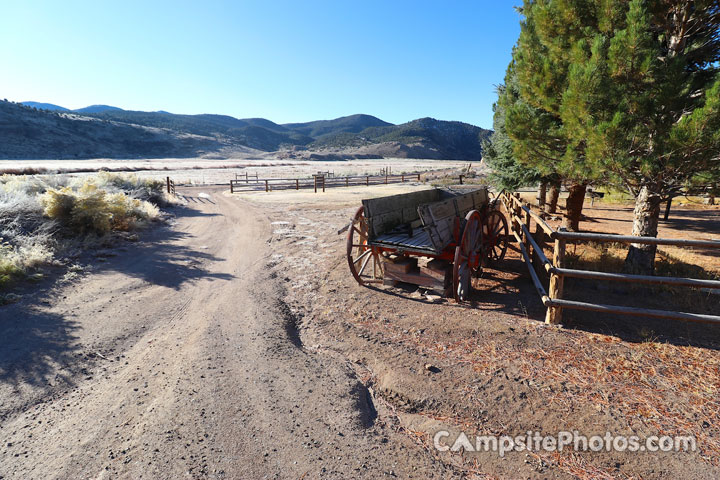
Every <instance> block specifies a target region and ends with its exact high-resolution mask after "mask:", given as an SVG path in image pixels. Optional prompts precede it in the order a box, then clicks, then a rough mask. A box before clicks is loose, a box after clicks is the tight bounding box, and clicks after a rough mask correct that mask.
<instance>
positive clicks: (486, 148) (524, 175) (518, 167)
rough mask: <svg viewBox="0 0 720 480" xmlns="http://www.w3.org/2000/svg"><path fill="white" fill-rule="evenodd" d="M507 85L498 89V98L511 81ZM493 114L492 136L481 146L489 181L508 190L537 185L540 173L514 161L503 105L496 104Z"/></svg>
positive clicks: (540, 177)
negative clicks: (488, 171) (489, 168)
mask: <svg viewBox="0 0 720 480" xmlns="http://www.w3.org/2000/svg"><path fill="white" fill-rule="evenodd" d="M508 85H509V86H506V85H500V86H499V87H498V96H503V95H504V94H505V90H506V89H507V88H513V85H512V83H511V81H509V82H508ZM493 112H494V113H493V134H492V135H491V136H490V139H489V141H486V142H485V143H484V144H483V160H485V161H486V162H487V164H488V165H489V166H490V167H491V168H492V170H493V171H492V173H491V174H490V179H491V180H492V181H493V182H495V183H496V184H498V185H499V186H500V187H502V188H505V189H508V190H517V189H518V188H520V187H527V186H530V185H535V184H537V183H538V182H539V181H541V179H542V177H543V175H542V173H540V172H539V171H538V170H537V169H535V168H532V167H530V166H527V165H523V164H522V163H520V162H518V161H517V160H516V159H515V156H514V154H513V144H512V139H511V138H510V137H509V136H508V134H507V131H506V130H505V107H504V105H503V104H501V103H498V102H496V103H495V104H494V105H493Z"/></svg>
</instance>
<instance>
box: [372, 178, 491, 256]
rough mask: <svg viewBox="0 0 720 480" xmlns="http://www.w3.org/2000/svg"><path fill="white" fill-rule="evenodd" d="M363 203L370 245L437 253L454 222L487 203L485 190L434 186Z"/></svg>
mask: <svg viewBox="0 0 720 480" xmlns="http://www.w3.org/2000/svg"><path fill="white" fill-rule="evenodd" d="M362 203H363V207H364V209H365V218H366V219H367V222H368V227H369V243H370V245H374V246H378V247H389V248H394V249H398V250H400V251H401V252H403V251H411V252H417V253H426V254H428V255H440V254H441V253H442V252H443V250H444V249H445V248H446V247H447V246H448V245H449V244H450V243H451V242H452V240H453V233H454V231H455V229H456V222H457V221H458V220H459V219H462V218H464V217H465V215H466V214H467V213H468V212H469V211H471V210H481V209H483V208H485V207H486V206H487V205H488V191H487V189H486V188H481V189H477V190H473V191H470V192H457V191H453V190H449V189H439V188H436V189H433V190H423V191H420V192H412V193H406V194H401V195H391V196H388V197H382V198H373V199H369V200H363V202H362Z"/></svg>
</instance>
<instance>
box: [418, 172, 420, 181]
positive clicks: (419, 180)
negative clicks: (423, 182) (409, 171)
mask: <svg viewBox="0 0 720 480" xmlns="http://www.w3.org/2000/svg"><path fill="white" fill-rule="evenodd" d="M419 181H420V174H419V173H418V182H419Z"/></svg>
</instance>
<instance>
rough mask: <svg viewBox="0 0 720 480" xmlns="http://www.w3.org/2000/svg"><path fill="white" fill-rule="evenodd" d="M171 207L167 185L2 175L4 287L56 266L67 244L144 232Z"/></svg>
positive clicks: (113, 177)
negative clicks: (113, 233)
mask: <svg viewBox="0 0 720 480" xmlns="http://www.w3.org/2000/svg"><path fill="white" fill-rule="evenodd" d="M166 202H167V199H166V198H165V196H164V194H163V184H162V182H158V181H153V180H143V179H139V178H138V177H136V176H133V175H118V174H112V173H108V172H101V173H99V174H97V175H95V176H86V177H82V178H74V177H68V176H59V175H51V176H43V175H25V176H18V175H2V176H0V243H1V245H0V288H5V287H7V286H9V285H10V284H11V283H13V282H14V281H16V280H18V279H20V278H23V277H26V276H27V275H30V276H31V277H32V271H33V270H34V269H36V268H38V267H40V266H42V265H45V264H49V263H52V262H53V261H54V257H55V256H56V254H57V253H59V252H60V251H62V250H63V248H64V245H66V244H70V243H73V244H76V245H88V244H91V243H92V242H89V243H88V241H87V240H88V239H89V238H90V236H92V237H93V238H98V237H99V236H102V235H105V234H107V233H108V232H111V231H127V230H132V229H136V228H139V227H142V226H143V225H144V224H146V223H147V222H150V221H153V220H155V219H157V218H158V217H159V213H160V212H159V209H158V206H157V205H158V204H160V205H162V204H165V203H166Z"/></svg>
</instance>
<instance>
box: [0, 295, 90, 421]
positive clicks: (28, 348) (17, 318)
mask: <svg viewBox="0 0 720 480" xmlns="http://www.w3.org/2000/svg"><path fill="white" fill-rule="evenodd" d="M77 328H78V327H77V324H76V323H75V322H74V321H72V320H70V319H68V318H63V317H62V316H60V315H57V314H53V313H48V312H43V311H41V310H40V309H39V308H37V307H35V306H28V305H25V304H14V305H8V306H5V307H1V308H0V383H9V384H20V383H27V384H30V385H33V386H45V385H47V384H48V382H50V381H55V380H56V377H57V375H58V374H57V372H56V370H55V368H56V366H57V365H62V366H66V365H68V364H70V363H71V362H72V361H73V357H74V356H75V355H76V353H77V352H76V347H75V346H74V343H75V340H76V337H75V335H74V332H75V331H76V330H77ZM62 380H63V381H65V382H67V383H72V379H71V378H62ZM3 413H4V412H2V410H0V416H2V415H3Z"/></svg>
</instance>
